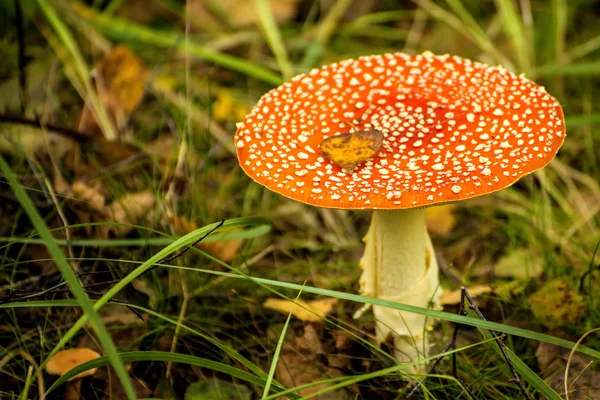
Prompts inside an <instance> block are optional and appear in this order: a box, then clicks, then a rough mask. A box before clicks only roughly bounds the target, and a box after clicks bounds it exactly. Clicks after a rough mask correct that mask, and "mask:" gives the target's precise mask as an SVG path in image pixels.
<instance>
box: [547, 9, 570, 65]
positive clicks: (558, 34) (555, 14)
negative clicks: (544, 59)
mask: <svg viewBox="0 0 600 400" xmlns="http://www.w3.org/2000/svg"><path fill="white" fill-rule="evenodd" d="M551 4H552V19H553V21H552V22H553V24H552V27H553V29H554V41H553V43H554V59H555V60H556V62H557V63H559V64H560V63H562V60H563V58H564V53H565V48H566V41H565V39H566V34H567V2H566V0H552V2H551Z"/></svg>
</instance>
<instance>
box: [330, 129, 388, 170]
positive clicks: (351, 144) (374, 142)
mask: <svg viewBox="0 0 600 400" xmlns="http://www.w3.org/2000/svg"><path fill="white" fill-rule="evenodd" d="M382 145H383V133H382V132H381V131H377V130H372V131H357V132H351V133H344V134H341V135H335V136H331V137H328V138H327V139H325V140H323V142H321V144H320V145H319V148H320V149H321V151H322V152H323V156H324V157H325V158H327V159H329V160H331V161H333V162H334V163H336V164H337V165H339V166H340V167H342V169H343V170H344V171H346V172H347V173H352V171H353V170H354V168H356V166H358V165H359V164H360V163H363V162H365V161H367V160H368V159H370V158H372V157H373V156H374V155H375V154H377V153H379V150H381V146H382Z"/></svg>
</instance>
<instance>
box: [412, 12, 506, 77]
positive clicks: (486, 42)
mask: <svg viewBox="0 0 600 400" xmlns="http://www.w3.org/2000/svg"><path fill="white" fill-rule="evenodd" d="M414 1H415V3H417V4H418V5H419V6H420V7H421V8H422V9H423V10H424V11H426V12H427V13H429V14H430V15H431V16H432V17H434V18H435V19H437V20H439V21H441V22H443V23H445V24H448V25H449V26H450V27H452V28H453V29H455V30H456V31H457V32H459V33H460V34H462V35H464V36H465V37H466V38H467V39H469V40H470V41H472V42H473V43H475V44H476V45H477V46H478V47H479V48H480V49H481V50H482V51H484V52H485V53H487V54H489V55H490V56H492V57H493V58H494V59H496V60H497V61H498V62H499V63H500V64H502V65H504V66H505V67H506V68H508V69H514V66H513V64H512V63H511V61H510V60H509V59H508V58H506V57H505V56H504V55H503V54H502V53H501V52H499V51H498V50H497V49H496V46H494V44H493V43H492V41H491V40H490V38H489V36H488V35H487V33H485V31H484V30H483V29H482V28H481V27H480V26H479V24H478V23H477V21H476V20H475V18H473V16H472V15H471V14H470V13H469V11H468V10H467V9H466V8H465V7H464V5H463V3H462V2H461V1H459V0H446V2H447V3H448V6H450V8H451V9H452V11H453V12H454V14H453V13H451V12H448V11H446V10H444V9H443V8H442V7H440V6H438V5H437V4H435V3H434V2H433V1H431V0H414Z"/></svg>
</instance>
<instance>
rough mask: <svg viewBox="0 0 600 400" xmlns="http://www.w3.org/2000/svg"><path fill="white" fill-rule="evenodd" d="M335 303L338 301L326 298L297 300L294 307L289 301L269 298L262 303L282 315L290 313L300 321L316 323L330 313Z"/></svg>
mask: <svg viewBox="0 0 600 400" xmlns="http://www.w3.org/2000/svg"><path fill="white" fill-rule="evenodd" d="M337 302H338V299H335V298H330V297H328V298H324V299H318V300H312V301H302V300H297V301H296V303H297V305H296V304H294V302H292V301H289V300H284V299H276V298H270V299H267V300H266V301H265V302H264V303H263V306H265V307H267V308H270V309H272V310H276V311H280V312H282V313H284V314H289V313H290V312H291V313H292V315H293V316H294V317H296V318H298V319H301V320H302V321H308V322H317V321H321V320H322V319H323V317H325V315H327V314H328V313H330V312H331V310H332V309H333V307H334V306H335V305H336V304H337ZM311 311H312V312H311Z"/></svg>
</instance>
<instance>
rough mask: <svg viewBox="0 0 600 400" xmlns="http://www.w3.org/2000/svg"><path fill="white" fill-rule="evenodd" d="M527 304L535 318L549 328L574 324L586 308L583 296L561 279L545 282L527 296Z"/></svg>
mask: <svg viewBox="0 0 600 400" xmlns="http://www.w3.org/2000/svg"><path fill="white" fill-rule="evenodd" d="M529 305H530V306H531V311H532V312H533V315H534V316H535V317H536V318H537V320H538V321H540V322H541V323H542V324H544V325H545V326H546V327H548V328H550V329H556V328H560V327H564V326H566V325H572V324H574V323H575V322H577V320H578V319H579V318H580V317H581V316H583V313H584V312H585V309H586V307H585V300H584V299H583V297H581V295H579V293H577V292H576V291H575V290H573V289H572V288H571V287H570V286H569V283H568V282H566V281H564V280H561V279H555V280H552V281H549V282H546V283H545V284H544V285H543V286H542V287H541V288H540V289H539V290H538V291H537V292H535V293H534V294H532V295H531V296H530V297H529Z"/></svg>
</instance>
